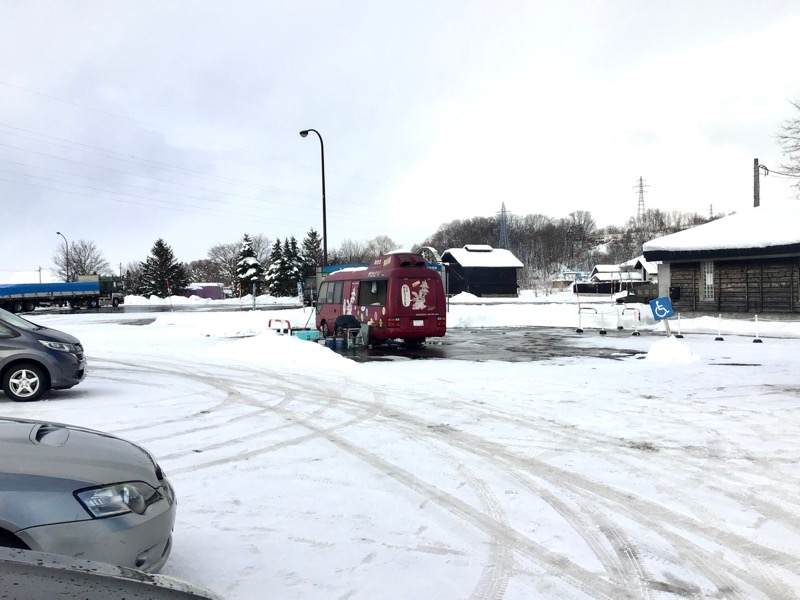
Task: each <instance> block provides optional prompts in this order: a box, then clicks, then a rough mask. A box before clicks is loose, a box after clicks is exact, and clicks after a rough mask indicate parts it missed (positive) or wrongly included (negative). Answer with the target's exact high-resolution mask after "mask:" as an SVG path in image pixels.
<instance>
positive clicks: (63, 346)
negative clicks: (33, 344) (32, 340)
mask: <svg viewBox="0 0 800 600" xmlns="http://www.w3.org/2000/svg"><path fill="white" fill-rule="evenodd" d="M39 342H40V343H41V344H42V346H44V347H45V348H50V349H51V350H60V351H61V352H71V353H72V354H75V346H73V345H72V344H67V343H65V342H48V341H46V340H39Z"/></svg>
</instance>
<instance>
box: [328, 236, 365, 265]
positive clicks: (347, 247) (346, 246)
mask: <svg viewBox="0 0 800 600" xmlns="http://www.w3.org/2000/svg"><path fill="white" fill-rule="evenodd" d="M328 258H329V259H331V258H332V261H331V262H334V263H337V262H338V263H365V262H367V261H368V260H369V259H370V258H372V257H371V256H370V253H369V251H368V249H367V245H366V244H365V243H363V242H357V241H355V240H350V239H347V240H344V241H343V242H342V244H341V245H340V246H339V248H337V249H336V250H333V251H332V252H330V256H329V257H328Z"/></svg>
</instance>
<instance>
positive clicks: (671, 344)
mask: <svg viewBox="0 0 800 600" xmlns="http://www.w3.org/2000/svg"><path fill="white" fill-rule="evenodd" d="M645 360H646V361H648V362H651V363H654V364H659V365H683V364H689V363H693V362H697V361H699V360H700V357H699V356H697V355H696V354H692V351H691V350H690V349H689V346H688V345H687V344H686V343H684V342H682V341H681V340H679V339H678V338H676V337H674V336H669V337H667V338H664V339H663V340H659V341H657V342H655V343H654V344H653V345H652V346H650V350H649V351H648V353H647V356H645Z"/></svg>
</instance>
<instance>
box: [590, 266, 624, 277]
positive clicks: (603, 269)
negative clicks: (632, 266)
mask: <svg viewBox="0 0 800 600" xmlns="http://www.w3.org/2000/svg"><path fill="white" fill-rule="evenodd" d="M595 273H619V265H595V266H594V268H593V269H592V272H591V274H592V275H594V274H595Z"/></svg>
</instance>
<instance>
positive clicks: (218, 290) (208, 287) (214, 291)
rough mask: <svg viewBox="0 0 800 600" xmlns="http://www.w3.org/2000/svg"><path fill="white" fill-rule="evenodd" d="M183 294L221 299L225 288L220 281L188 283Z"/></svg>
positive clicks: (208, 298)
mask: <svg viewBox="0 0 800 600" xmlns="http://www.w3.org/2000/svg"><path fill="white" fill-rule="evenodd" d="M183 295H184V296H185V297H187V298H191V297H192V296H197V297H198V298H205V299H207V300H222V299H223V298H225V290H224V287H223V285H222V284H221V283H190V284H189V286H188V287H187V288H186V290H185V291H184V292H183Z"/></svg>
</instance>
